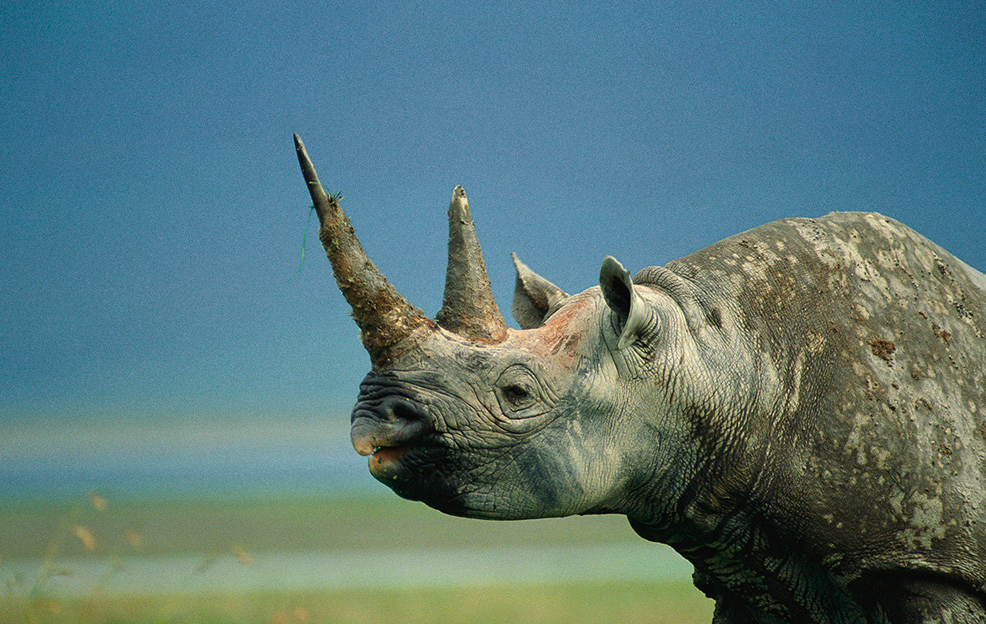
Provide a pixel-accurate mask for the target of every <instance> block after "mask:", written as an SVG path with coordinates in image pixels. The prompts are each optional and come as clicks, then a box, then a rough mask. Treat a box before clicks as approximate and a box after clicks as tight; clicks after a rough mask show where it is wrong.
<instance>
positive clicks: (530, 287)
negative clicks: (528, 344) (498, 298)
mask: <svg viewBox="0 0 986 624" xmlns="http://www.w3.org/2000/svg"><path fill="white" fill-rule="evenodd" d="M510 257H511V258H512V259H513V261H514V268H515V269H517V284H516V285H515V286H514V302H513V305H512V306H511V312H513V313H514V318H515V319H517V323H518V324H519V325H520V327H521V329H534V328H535V327H540V326H541V325H543V324H544V320H545V317H546V316H547V315H548V312H549V311H550V310H551V308H552V307H554V305H555V304H557V303H558V302H560V301H562V300H563V299H567V298H568V294H567V293H566V292H565V291H564V290H562V289H561V288H558V287H557V286H555V285H554V284H552V283H551V282H549V281H548V280H546V279H544V278H543V277H541V276H540V275H538V274H537V273H535V272H534V271H532V270H531V269H530V268H528V266H527V265H526V264H524V263H523V262H521V261H520V259H519V258H517V254H515V253H512V254H510Z"/></svg>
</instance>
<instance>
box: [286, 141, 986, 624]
mask: <svg viewBox="0 0 986 624" xmlns="http://www.w3.org/2000/svg"><path fill="white" fill-rule="evenodd" d="M295 145H296V150H297V154H298V157H299V162H300V163H301V168H302V171H303V174H304V178H305V181H306V182H307V184H308V190H309V191H310V193H311V197H312V201H313V204H314V208H315V210H316V211H317V214H318V218H319V221H320V223H321V226H320V230H319V232H320V239H321V242H322V244H323V246H324V248H325V251H326V253H327V255H328V258H329V260H330V261H331V265H332V268H333V271H334V274H335V278H336V281H337V284H338V286H339V288H340V289H341V291H342V294H343V295H344V297H345V299H346V301H347V302H348V303H349V305H350V306H351V307H352V315H353V318H354V320H355V321H356V323H357V325H358V326H359V328H360V329H361V338H362V343H363V345H364V347H365V348H366V350H367V351H368V352H369V355H370V359H371V363H372V368H371V370H370V372H369V373H368V374H367V375H366V377H365V379H364V380H363V382H362V384H361V385H360V389H359V397H358V401H357V403H356V406H355V407H354V409H353V412H352V430H351V431H352V443H353V445H354V446H355V449H356V451H358V452H359V453H360V454H361V455H365V456H368V457H369V469H370V472H371V473H372V474H373V476H374V477H376V478H377V479H378V480H380V481H382V482H383V483H385V484H386V485H387V486H389V487H390V488H391V489H393V491H394V492H396V493H397V494H398V495H400V496H402V497H404V498H407V499H411V500H418V501H423V502H424V503H426V504H427V505H429V506H431V507H433V508H435V509H438V510H440V511H443V512H445V513H448V514H454V515H459V516H467V517H472V518H487V519H498V520H507V519H521V518H543V517H553V516H567V515H573V514H602V513H610V514H623V515H625V516H626V517H627V518H628V519H629V523H630V525H631V527H632V528H633V529H634V530H635V531H636V532H637V533H638V534H639V535H640V536H642V537H643V538H645V539H648V540H652V541H658V542H664V543H666V544H669V545H670V546H671V547H673V548H674V549H675V550H676V551H677V552H678V553H680V554H681V555H682V556H684V557H685V558H686V559H687V560H688V561H689V562H690V563H691V564H693V565H694V568H695V573H694V582H695V584H696V586H697V587H699V588H700V589H701V590H702V591H703V592H705V594H706V595H707V596H709V597H710V598H712V599H714V600H715V612H714V616H713V621H714V622H717V623H725V622H730V623H739V622H741V623H753V622H757V623H774V622H806V623H807V622H817V623H822V622H827V623H836V622H838V623H848V622H854V623H855V622H859V623H862V622H893V623H897V622H922V621H926V622H931V621H934V622H938V621H952V622H984V621H986V276H984V275H983V274H982V273H980V272H978V271H976V270H974V269H972V268H970V267H969V266H968V265H966V264H964V263H963V262H962V261H960V260H958V259H957V258H955V257H954V256H952V255H951V254H949V253H948V252H947V251H945V250H944V249H942V248H941V247H939V246H937V245H936V244H934V243H932V242H931V241H929V240H928V239H926V238H924V237H923V236H921V235H920V234H918V233H916V232H915V231H913V230H911V229H909V228H907V227H906V226H904V225H902V224H900V223H898V222H897V221H894V220H892V219H889V218H887V217H884V216H881V215H879V214H875V213H854V212H847V213H832V214H829V215H826V216H823V217H820V218H791V219H783V220H780V221H776V222H773V223H769V224H767V225H763V226H761V227H758V228H755V229H753V230H750V231H747V232H744V233H741V234H737V235H735V236H731V237H729V238H726V239H725V240H723V241H721V242H718V243H716V244H713V245H711V246H709V247H707V248H705V249H702V250H700V251H697V252H695V253H693V254H691V255H688V256H686V257H684V258H680V259H678V260H674V261H672V262H669V263H667V264H666V265H665V266H663V267H662V266H652V267H646V268H643V269H642V270H640V271H639V272H637V273H636V274H635V275H633V277H632V278H631V276H630V273H629V272H628V271H627V270H626V269H624V267H623V266H622V265H621V264H620V263H619V262H618V261H617V260H616V259H614V258H613V257H606V258H605V259H604V260H603V261H602V267H601V269H600V272H599V285H598V286H593V287H592V288H589V289H588V290H585V291H584V292H582V293H579V294H575V295H569V294H567V293H565V292H564V291H563V290H562V289H560V288H559V287H557V286H555V285H554V284H552V283H551V282H550V281H548V280H547V279H545V278H543V277H541V276H539V275H538V274H537V273H535V272H534V271H532V270H531V269H530V268H528V267H527V266H526V265H524V264H523V263H522V262H521V261H520V260H518V259H517V258H516V256H514V263H515V267H516V271H517V281H516V287H515V294H514V300H513V305H512V311H513V314H514V317H515V319H516V321H517V323H518V324H519V326H520V327H521V329H520V330H515V329H512V328H509V327H507V324H506V322H505V321H504V319H503V317H502V316H501V314H500V312H499V310H498V308H497V305H496V302H495V301H494V298H493V294H492V290H491V288H490V284H489V280H488V277H487V274H486V268H485V264H484V261H483V257H482V253H481V251H480V247H479V243H478V240H477V238H476V233H475V228H474V226H473V222H472V217H471V214H470V210H469V206H468V202H467V199H466V195H465V192H464V191H463V190H462V188H461V187H456V188H455V190H454V191H453V194H452V200H451V205H450V208H449V213H448V216H449V229H450V233H449V251H448V255H449V258H448V268H447V273H446V285H445V294H444V300H443V304H442V308H441V310H440V311H439V312H438V314H437V316H436V318H435V319H431V318H429V317H428V316H427V315H426V314H424V313H423V312H422V311H421V310H420V309H418V308H417V307H415V306H414V305H412V304H411V303H410V302H408V301H407V300H406V299H405V298H404V297H402V296H401V295H400V294H399V293H398V292H397V291H396V289H395V288H394V287H393V286H392V285H391V284H390V283H389V282H387V280H386V279H385V278H384V277H383V276H382V275H381V274H380V273H379V272H378V270H377V269H376V268H375V266H374V265H373V263H371V262H370V260H369V259H367V257H366V255H365V254H364V252H363V249H362V247H361V245H360V243H359V241H358V240H357V238H356V236H355V234H354V232H353V229H352V227H351V225H350V223H349V220H348V219H347V217H346V216H345V214H344V213H343V212H342V210H341V209H340V206H339V202H338V201H337V200H336V198H334V197H333V196H331V195H327V194H326V193H325V192H324V190H323V189H322V186H321V184H320V183H319V181H318V177H317V175H316V173H315V169H314V167H313V166H312V163H311V161H310V159H309V157H308V155H307V153H306V151H305V148H304V145H303V143H302V142H301V140H300V139H299V138H298V137H297V135H296V136H295Z"/></svg>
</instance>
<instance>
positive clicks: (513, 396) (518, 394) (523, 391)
mask: <svg viewBox="0 0 986 624" xmlns="http://www.w3.org/2000/svg"><path fill="white" fill-rule="evenodd" d="M500 392H502V393H503V398H505V399H506V400H507V402H509V403H512V404H515V405H516V404H520V403H524V402H525V401H526V400H527V399H528V398H529V397H530V396H531V393H530V392H528V391H527V388H524V387H523V386H520V385H518V384H510V385H509V386H504V387H502V388H500Z"/></svg>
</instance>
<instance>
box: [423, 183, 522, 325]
mask: <svg viewBox="0 0 986 624" xmlns="http://www.w3.org/2000/svg"><path fill="white" fill-rule="evenodd" d="M448 227H449V234H448V269H447V270H446V272H445V297H444V299H443V301H442V309H441V310H440V311H439V312H438V316H437V320H438V324H439V325H441V326H442V327H444V328H445V329H447V330H449V331H451V332H454V333H456V334H458V335H460V336H462V337H463V338H466V339H468V340H472V341H475V342H492V343H497V342H502V341H503V340H505V339H506V337H507V323H506V321H504V320H503V315H501V314H500V309H499V308H498V307H497V305H496V300H495V299H494V298H493V289H492V288H491V287H490V279H489V277H488V276H487V274H486V262H484V261H483V252H482V250H481V249H480V247H479V239H478V238H477V237H476V227H475V225H474V224H473V221H472V214H471V213H470V212H469V200H468V199H467V198H466V192H465V190H463V188H462V187H461V186H457V187H455V190H453V191H452V201H451V203H450V204H449V211H448Z"/></svg>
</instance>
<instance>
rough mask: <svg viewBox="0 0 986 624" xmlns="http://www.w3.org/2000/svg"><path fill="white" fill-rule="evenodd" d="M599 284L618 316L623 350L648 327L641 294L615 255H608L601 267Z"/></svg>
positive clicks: (617, 320)
mask: <svg viewBox="0 0 986 624" xmlns="http://www.w3.org/2000/svg"><path fill="white" fill-rule="evenodd" d="M599 286H600V288H602V291H603V298H605V299H606V305H608V306H609V308H610V310H612V311H613V314H614V315H615V317H616V322H617V326H616V331H617V333H618V334H619V336H620V341H619V343H618V347H619V349H620V350H623V349H625V348H626V347H627V345H629V344H631V343H632V342H633V340H634V338H636V337H637V335H638V334H639V333H640V332H641V331H643V330H644V329H646V326H647V313H646V312H645V311H644V302H643V301H641V299H640V295H638V294H637V293H636V292H634V290H633V280H631V279H630V272H629V271H627V270H626V269H624V268H623V265H622V264H620V263H619V261H618V260H617V259H616V258H614V257H613V256H606V258H604V259H603V265H602V267H601V268H600V269H599Z"/></svg>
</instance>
